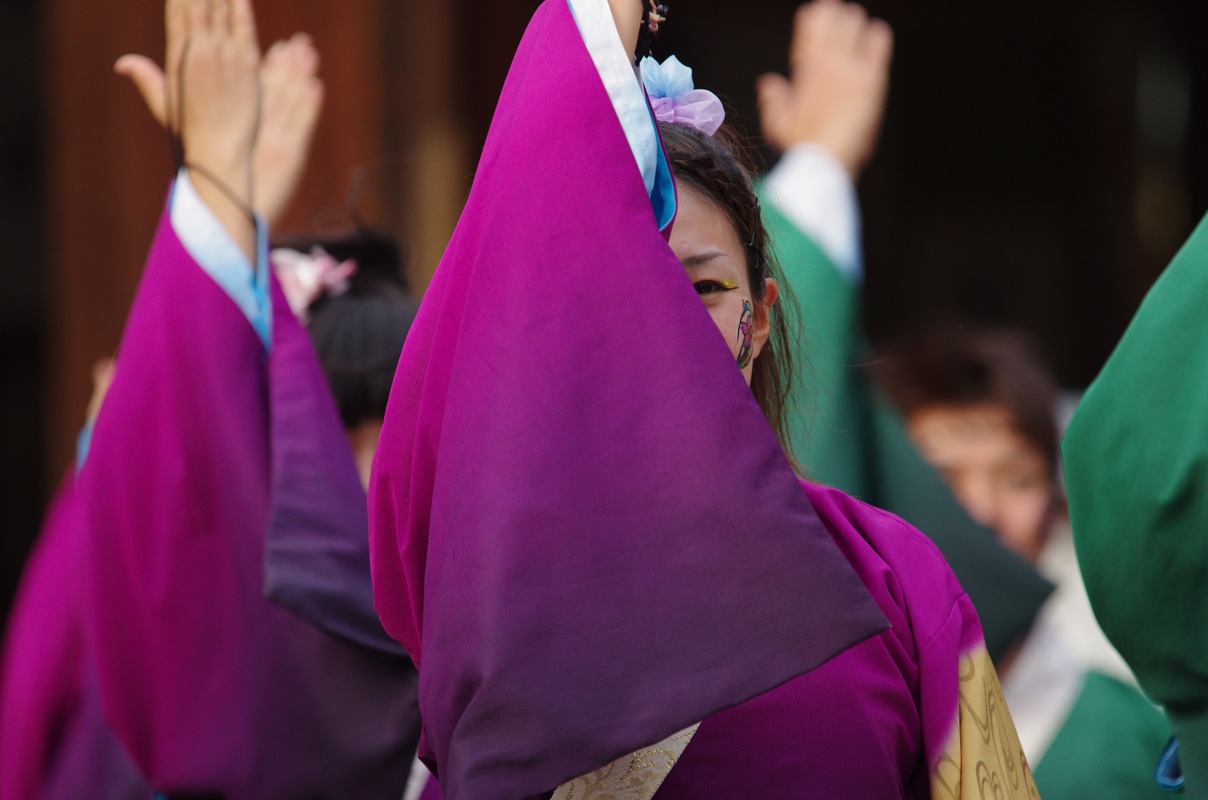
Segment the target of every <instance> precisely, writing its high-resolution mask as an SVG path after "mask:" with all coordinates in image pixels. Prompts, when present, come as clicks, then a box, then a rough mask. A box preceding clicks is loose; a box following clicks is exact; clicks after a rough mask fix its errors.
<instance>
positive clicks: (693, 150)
mask: <svg viewBox="0 0 1208 800" xmlns="http://www.w3.org/2000/svg"><path fill="white" fill-rule="evenodd" d="M659 131H660V132H661V133H662V136H663V146H664V148H665V149H666V151H667V157H668V159H669V160H670V161H671V172H672V174H674V175H675V178H676V180H677V181H681V182H682V183H684V184H686V185H687V186H690V187H692V188H693V189H695V190H697V191H698V192H700V194H701V195H702V196H703V197H705V198H706V199H708V200H709V201H710V202H712V203H713V204H714V205H715V206H716V207H717V208H718V209H719V210H721V211H722V212H723V213H724V214H725V215H726V218H727V219H729V221H730V224H731V225H733V226H734V231H735V233H737V234H738V240H739V241H740V242H742V243H743V246H744V247H745V248H746V251H747V252H746V255H747V278H748V280H749V281H750V283H751V292H752V293H753V294H754V295H755V297H754V300H755V302H756V306H757V308H758V309H762V311H763V313H765V314H767V315H768V326H769V335H768V341H767V343H766V344H765V345H764V347H763V350H762V351H760V353H759V358H757V359H755V361H754V362H753V364H752V369H751V391H752V393H753V394H754V395H755V399H756V400H757V401H758V402H759V406H760V408H762V409H763V413H764V414H765V415H766V416H767V418H768V422H770V423H771V425H772V429H773V430H774V431H775V432H776V437H777V438H778V439H779V440H780V444H781V447H783V448H784V451H785V454H786V455H788V457H789V461H790V462H791V463H792V464H793V467H794V468H795V469H797V470H798V471H800V465H799V464H798V463H797V461H796V459H795V458H794V457H793V453H792V445H791V442H790V439H789V415H790V414H791V394H790V390H791V388H792V382H793V352H792V350H793V345H792V332H794V331H797V330H799V326H798V325H796V324H794V323H795V322H796V320H789V319H787V318H786V317H787V316H788V315H790V314H792V309H793V308H794V307H795V304H794V303H793V302H792V299H791V291H792V290H791V288H790V287H789V286H788V285H787V284H786V283H785V282H784V281H783V280H781V279H780V275H779V269H778V267H777V266H776V264H775V261H774V259H773V258H772V257H771V252H770V247H769V245H768V234H767V230H766V229H765V228H764V226H763V215H762V213H761V212H760V207H759V197H758V196H757V195H756V194H755V188H754V185H753V183H752V179H751V175H752V172H753V170H752V169H751V166H750V163H749V160H748V158H747V155H746V148H745V147H744V145H743V141H742V139H741V137H740V136H739V135H738V134H737V133H735V132H734V131H733V129H731V128H729V127H727V126H724V125H723V126H722V127H721V129H720V130H718V131H717V133H715V134H714V135H713V136H708V135H707V134H704V133H701V132H700V131H698V130H696V129H694V128H686V127H682V126H679V125H672V124H668V123H665V122H664V123H659ZM769 278H772V279H775V280H776V281H777V283H778V285H779V288H780V296H781V302H778V303H777V304H776V305H775V306H774V307H772V308H771V309H769V308H768V307H767V304H766V303H765V302H764V298H765V296H766V292H767V282H768V279H769Z"/></svg>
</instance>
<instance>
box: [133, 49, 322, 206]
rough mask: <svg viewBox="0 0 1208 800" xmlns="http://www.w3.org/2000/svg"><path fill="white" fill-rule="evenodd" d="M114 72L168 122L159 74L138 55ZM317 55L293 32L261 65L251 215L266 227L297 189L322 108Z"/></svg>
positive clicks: (156, 115) (154, 113)
mask: <svg viewBox="0 0 1208 800" xmlns="http://www.w3.org/2000/svg"><path fill="white" fill-rule="evenodd" d="M113 68H114V71H115V72H117V73H118V74H119V75H122V76H124V77H126V78H129V79H130V81H131V82H132V83H133V84H134V86H135V88H136V89H138V91H139V94H140V95H142V98H143V101H144V102H145V103H146V104H147V109H148V110H149V111H150V112H151V115H152V116H153V117H154V118H155V121H156V122H158V123H159V124H160V125H165V126H166V124H167V97H166V92H167V81H166V80H165V78H164V72H163V70H162V69H160V68H159V65H158V64H156V63H155V62H154V61H152V60H151V59H149V58H147V57H146V56H142V55H134V54H129V55H124V56H122V57H121V58H119V59H118V60H117V63H116V64H114V65H113ZM318 68H319V54H318V51H316V50H315V47H314V44H313V43H312V42H311V39H310V37H309V36H307V35H306V34H304V33H296V34H294V35H293V36H292V37H291V38H290V39H288V40H282V41H278V42H276V43H274V44H273V46H272V47H270V48H269V49H268V52H266V53H265V54H264V58H263V59H261V61H260V130H259V132H258V134H257V136H256V145H255V147H254V148H253V149H252V186H253V188H254V192H253V199H254V201H255V202H254V207H255V209H256V212H257V213H258V214H260V216H261V217H263V218H264V220H265V222H267V223H268V225H269V227H270V228H271V227H273V225H274V224H275V223H276V222H277V220H278V219H279V218H280V217H281V215H282V214H283V213H284V212H285V209H286V208H287V207H288V206H289V202H290V200H291V199H292V197H293V194H294V191H295V190H296V189H297V186H298V181H299V180H300V179H301V177H302V172H303V170H304V168H305V166H306V158H307V155H308V154H309V152H310V143H311V139H312V138H313V135H314V131H315V126H316V125H317V124H318V121H319V112H320V110H321V109H322V107H323V82H322V81H321V80H320V79H319V77H318V74H317V73H318Z"/></svg>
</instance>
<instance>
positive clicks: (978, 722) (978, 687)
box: [931, 647, 1040, 800]
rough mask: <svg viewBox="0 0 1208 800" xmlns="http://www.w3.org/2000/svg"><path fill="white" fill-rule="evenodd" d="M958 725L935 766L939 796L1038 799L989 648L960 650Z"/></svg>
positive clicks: (943, 799) (934, 789)
mask: <svg viewBox="0 0 1208 800" xmlns="http://www.w3.org/2000/svg"><path fill="white" fill-rule="evenodd" d="M958 708H959V710H958V712H957V719H956V730H954V731H953V732H952V738H951V740H950V741H949V743H948V747H947V748H946V750H945V752H944V754H943V755H942V756H941V757H940V758H939V759H938V760H937V761H936V763H935V766H934V767H933V768H932V770H931V794H932V796H933V797H934V798H936V800H983V799H985V800H1016V798H1019V799H1020V800H1039V799H1040V793H1039V792H1037V791H1036V782H1035V781H1034V780H1033V779H1032V769H1031V768H1030V767H1029V766H1028V760H1027V758H1025V757H1024V754H1023V747H1022V746H1021V745H1020V744H1019V736H1018V734H1016V732H1015V723H1014V722H1012V721H1011V715H1010V714H1009V713H1008V711H1007V702H1006V700H1005V699H1004V698H1003V694H1002V687H1001V686H1000V685H999V683H998V674H997V673H996V672H995V671H994V664H993V663H992V662H991V661H990V654H989V653H988V652H986V649H985V648H984V647H980V648H978V649H976V650H973V651H971V652H969V653H966V654H965V655H963V656H961V663H960V704H959V707H958Z"/></svg>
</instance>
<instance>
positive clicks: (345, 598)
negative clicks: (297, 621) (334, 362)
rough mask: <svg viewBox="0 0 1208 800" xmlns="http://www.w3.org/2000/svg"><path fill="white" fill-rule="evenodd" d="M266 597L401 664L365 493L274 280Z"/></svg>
mask: <svg viewBox="0 0 1208 800" xmlns="http://www.w3.org/2000/svg"><path fill="white" fill-rule="evenodd" d="M272 300H273V326H274V327H273V352H272V354H271V356H270V357H269V365H268V381H269V393H270V407H271V409H272V421H271V434H270V435H271V450H272V489H271V491H272V513H271V521H270V523H269V532H268V543H267V546H266V549H265V553H264V577H265V591H266V593H267V596H268V598H269V599H270V600H272V601H273V602H275V603H278V604H280V605H282V606H284V607H285V608H288V609H290V610H291V611H293V612H294V613H296V614H297V615H298V616H300V617H302V618H303V619H307V620H310V621H311V622H313V623H314V624H316V625H318V626H319V627H320V628H322V629H323V630H325V631H327V632H328V633H331V634H333V635H335V636H340V637H342V638H344V639H347V640H348V641H351V642H355V643H357V644H359V645H363V646H365V647H369V648H372V649H374V650H379V651H382V652H385V653H390V654H392V655H395V656H398V657H399V658H406V655H405V654H404V653H403V650H402V648H401V647H400V646H399V644H398V642H396V641H394V640H393V639H391V638H390V637H389V636H387V635H386V632H385V631H384V630H383V629H382V623H381V621H380V620H379V619H378V616H377V613H376V612H375V611H374V610H373V589H372V586H371V584H370V580H369V518H368V516H367V514H366V510H365V502H366V498H365V489H364V488H363V487H362V486H361V480H360V477H359V476H358V475H357V470H356V464H355V463H354V462H353V459H352V450H351V448H350V446H349V444H348V439H347V437H346V436H345V433H344V428H343V426H342V424H341V423H340V414H339V411H338V410H337V409H336V404H335V400H334V399H333V398H332V396H331V392H330V391H329V390H328V388H327V379H326V378H325V377H324V375H323V368H322V366H321V365H320V364H319V359H318V356H317V355H315V351H314V348H313V346H312V345H311V342H310V337H309V336H308V335H307V333H306V331H305V330H304V329H303V328H302V326H301V325H300V324H298V322H297V320H296V319H295V318H294V315H293V314H292V313H291V312H290V308H289V303H288V301H287V299H286V297H285V294H284V293H283V292H282V291H281V287H280V285H279V284H278V283H277V281H276V280H273V282H272Z"/></svg>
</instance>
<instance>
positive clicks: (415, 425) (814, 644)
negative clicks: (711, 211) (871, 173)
mask: <svg viewBox="0 0 1208 800" xmlns="http://www.w3.org/2000/svg"><path fill="white" fill-rule="evenodd" d="M554 96H557V97H562V98H564V102H562V103H557V104H554V103H550V102H549V98H550V97H554ZM370 533H371V555H372V566H373V576H374V597H375V604H376V607H377V610H378V613H379V614H380V615H381V618H382V621H383V623H384V624H385V626H386V629H387V630H388V631H389V632H390V633H391V635H393V636H395V637H396V638H398V639H399V640H400V641H401V642H402V643H403V645H404V646H405V647H406V649H407V650H408V652H409V653H410V654H411V656H412V658H413V660H415V662H416V664H417V665H418V666H419V669H420V706H421V711H422V714H423V718H424V722H425V730H426V732H427V743H428V745H429V747H430V752H429V755H431V756H433V757H434V759H435V763H436V767H437V770H438V773H439V775H440V779H441V787H442V789H443V790H444V792H445V796H446V797H449V798H450V800H459V799H460V798H475V799H476V800H483V799H484V800H491V799H492V798H500V800H503V799H504V798H506V800H517V799H518V798H529V797H537V796H541V795H543V794H545V793H548V792H549V791H550V790H552V789H554V788H555V787H556V786H558V785H559V784H560V783H562V782H564V781H566V780H568V779H571V778H573V777H576V776H577V775H580V774H583V773H585V772H588V771H590V770H592V769H595V768H598V767H600V766H603V765H604V764H606V763H607V762H609V761H611V760H612V759H614V758H617V757H619V756H621V755H624V754H625V753H628V752H631V751H633V750H635V749H637V748H639V747H642V746H645V745H649V744H652V743H654V742H656V741H659V740H661V739H662V738H665V737H666V736H668V735H670V734H672V733H674V732H675V731H677V730H680V729H682V728H684V727H686V726H688V725H690V724H693V723H695V722H698V721H700V720H701V719H703V718H705V717H707V716H709V715H710V714H712V713H713V712H715V711H717V710H719V709H722V708H726V707H729V706H732V705H735V704H737V703H740V702H743V701H744V700H747V699H749V698H751V697H753V696H755V695H758V694H761V693H763V692H765V691H767V690H769V689H771V688H773V687H775V686H777V685H779V684H782V683H784V682H785V681H787V680H789V679H791V678H793V677H794V676H797V675H799V674H802V673H804V672H806V671H808V670H810V669H811V668H813V667H816V666H818V665H819V664H821V663H823V662H825V661H826V660H828V659H829V658H831V657H833V656H834V655H836V654H837V653H839V652H841V651H842V650H844V649H845V648H847V647H848V646H850V645H852V644H854V643H856V642H858V641H861V640H863V639H866V638H867V637H869V636H871V635H873V634H875V633H876V632H877V631H879V630H882V629H883V628H884V627H885V624H886V623H885V619H884V616H883V615H882V614H881V613H880V611H879V610H878V609H877V607H876V605H875V604H874V603H873V602H872V600H871V599H870V597H869V595H868V593H867V591H866V590H865V589H864V588H863V586H862V585H861V583H860V581H859V579H858V578H857V577H856V575H855V574H854V572H853V570H852V569H851V567H850V565H849V564H848V563H847V561H846V559H845V558H844V556H843V555H842V553H841V552H840V551H839V550H838V548H837V547H836V546H835V544H834V542H833V540H832V539H831V537H830V536H829V534H828V533H827V532H826V530H825V528H824V527H823V525H822V523H821V522H820V521H819V519H818V517H817V515H816V514H815V513H814V510H813V508H812V506H811V505H810V503H809V500H808V498H806V497H805V495H804V494H803V493H802V491H801V488H800V485H799V483H798V481H797V478H796V476H795V475H794V474H793V472H792V470H791V468H790V467H789V464H788V462H787V461H786V459H785V457H784V455H783V453H782V451H781V449H780V446H779V444H778V443H777V441H776V438H775V436H774V435H773V433H772V430H771V428H770V426H769V425H768V422H767V420H766V419H765V418H764V416H763V414H762V412H761V411H760V409H759V407H758V405H757V404H756V402H755V400H754V398H753V396H752V395H751V392H750V390H749V389H748V387H747V386H746V384H745V383H744V381H743V379H742V376H741V374H740V373H739V371H738V370H737V369H736V368H735V366H734V359H733V357H732V355H731V354H730V352H729V349H728V347H727V345H726V343H725V342H724V341H723V340H722V337H721V336H720V335H719V334H718V331H717V328H716V327H715V326H714V325H713V323H712V321H711V320H710V318H709V316H708V314H707V313H706V311H705V309H704V308H703V306H702V304H701V302H700V299H699V297H698V296H697V294H696V293H695V291H694V290H693V288H692V285H691V283H690V282H689V281H688V279H687V277H686V276H685V273H684V270H683V267H682V266H681V265H680V264H679V262H678V261H677V260H676V258H675V256H674V254H673V253H672V252H671V250H670V248H669V247H668V246H667V243H666V240H665V239H664V237H663V235H662V233H661V232H660V231H659V230H658V225H657V223H656V221H655V217H654V214H653V211H652V207H651V201H650V198H649V197H648V196H647V194H646V191H645V187H644V185H643V180H642V177H641V175H640V173H639V171H638V168H637V165H636V163H635V160H634V157H633V154H632V151H631V150H630V148H629V144H628V141H627V139H626V137H625V134H624V131H623V130H622V128H621V126H620V123H619V122H618V119H617V115H616V112H615V111H614V109H613V106H612V105H611V102H610V101H609V98H608V94H607V92H606V91H605V89H604V87H603V85H602V83H601V81H600V79H599V77H598V75H597V74H596V71H595V67H594V65H593V63H592V59H591V57H590V54H589V53H588V51H587V49H586V47H585V46H584V44H583V41H582V39H581V37H580V35H579V33H578V30H577V28H576V25H575V22H574V19H573V17H572V15H571V12H570V10H569V8H568V6H567V4H566V2H565V0H550V1H549V2H546V3H545V4H544V5H543V6H542V7H541V9H540V10H539V11H538V12H537V14H536V16H535V17H534V19H533V21H532V22H531V23H530V26H529V29H528V31H527V33H526V34H525V38H524V41H523V42H522V44H521V45H520V49H519V52H518V53H517V55H516V58H515V61H514V62H513V65H512V69H511V72H510V74H509V76H508V79H507V83H506V84H505V87H504V90H503V96H502V99H501V101H500V104H499V107H498V109H497V111H496V114H495V119H494V121H493V123H492V127H491V131H490V134H489V136H488V139H487V143H486V147H485V150H484V152H483V155H482V159H481V162H480V166H479V171H478V174H477V176H476V178H475V183H474V186H473V189H472V191H471V195H470V198H469V200H468V202H467V205H466V208H465V210H464V212H463V214H462V217H461V220H460V222H459V224H458V227H457V230H456V232H455V234H454V236H453V239H452V241H451V242H450V244H449V247H448V249H447V251H446V253H445V256H444V258H443V259H442V262H441V264H440V266H439V268H438V270H437V272H436V274H435V276H434V279H433V282H432V284H431V286H430V287H429V289H428V291H427V293H426V294H425V297H424V301H423V304H422V306H421V308H420V312H419V315H418V317H417V319H416V321H415V323H414V324H413V326H412V328H411V331H410V333H409V334H408V338H407V343H406V345H405V347H404V350H403V356H402V359H401V362H400V365H399V370H398V373H397V375H396V378H395V383H394V388H393V392H392V395H391V400H390V406H389V408H388V410H387V418H386V423H385V427H384V429H383V432H382V439H381V442H380V444H379V446H378V451H377V456H376V458H375V463H374V476H373V480H372V483H371V487H370Z"/></svg>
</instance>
